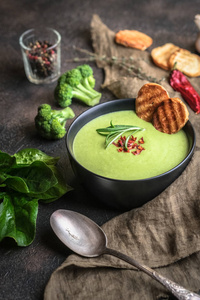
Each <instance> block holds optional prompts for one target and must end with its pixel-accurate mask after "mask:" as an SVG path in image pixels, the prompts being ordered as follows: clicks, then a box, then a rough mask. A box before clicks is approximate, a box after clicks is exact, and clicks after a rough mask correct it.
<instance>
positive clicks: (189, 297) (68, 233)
mask: <svg viewBox="0 0 200 300" xmlns="http://www.w3.org/2000/svg"><path fill="white" fill-rule="evenodd" d="M50 224H51V227H52V229H53V231H54V232H55V234H56V235H57V236H58V238H59V239H60V240H61V241H62V242H63V243H64V244H65V245H66V246H67V247H68V248H70V249H71V250H72V251H74V252H76V253H77V254H79V255H82V256H86V257H97V256H100V255H102V254H109V255H113V256H115V257H118V258H120V259H121V260H123V261H125V262H127V263H129V264H131V265H133V266H134V267H136V268H138V269H139V270H141V271H143V272H144V273H146V274H148V275H149V276H151V277H152V278H153V279H155V280H157V281H158V282H160V283H161V284H162V285H163V286H165V287H166V288H167V289H168V290H169V291H170V292H171V293H172V294H173V295H174V296H175V297H176V298H177V299H180V300H197V299H200V296H199V295H197V294H195V293H193V292H190V291H188V290H186V289H185V288H183V287H182V286H180V285H178V284H176V283H175V282H173V281H171V280H170V279H167V278H166V277H164V276H162V275H160V274H158V273H157V272H156V271H154V270H152V269H150V268H149V267H147V266H144V265H142V264H140V263H139V262H137V261H136V260H134V259H133V258H130V257H129V256H127V255H125V254H122V253H120V252H118V251H116V250H113V249H110V248H107V246H106V245H107V238H106V235H105V233H104V232H103V230H102V229H101V228H100V227H99V226H98V225H97V224H96V223H94V222H93V221H92V220H91V219H89V218H87V217H86V216H84V215H81V214H79V213H77V212H73V211H70V210H62V209H59V210H57V211H55V212H54V213H53V214H52V215H51V218H50Z"/></svg>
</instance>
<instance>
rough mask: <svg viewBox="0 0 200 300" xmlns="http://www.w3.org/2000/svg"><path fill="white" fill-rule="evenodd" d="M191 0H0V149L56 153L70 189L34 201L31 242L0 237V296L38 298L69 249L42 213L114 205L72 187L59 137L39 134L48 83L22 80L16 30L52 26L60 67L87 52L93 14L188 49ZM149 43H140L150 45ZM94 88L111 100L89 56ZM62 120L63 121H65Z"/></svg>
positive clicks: (103, 212) (101, 215) (100, 215)
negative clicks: (23, 244)
mask: <svg viewBox="0 0 200 300" xmlns="http://www.w3.org/2000/svg"><path fill="white" fill-rule="evenodd" d="M199 4H200V1H199V0H192V1H191V0H180V1H175V0H173V1H172V0H166V1H165V0H160V1H154V0H140V1H136V0H135V1H130V0H123V1H121V0H106V1H105V0H103V1H92V0H85V1H80V0H76V1H74V0H58V1H53V0H40V1H39V0H36V1H29V0H18V1H12V0H7V1H1V2H0V25H1V26H0V45H1V55H0V73H1V74H0V149H1V150H2V151H5V152H8V153H10V154H14V153H15V152H16V151H18V150H20V149H22V148H27V147H31V148H38V149H40V150H42V151H44V152H46V153H47V154H49V155H52V156H60V162H59V165H60V168H61V170H62V172H63V175H64V176H65V178H66V181H67V182H68V184H70V185H72V186H73V187H74V188H75V189H74V191H72V192H70V193H68V194H66V195H65V196H64V197H62V198H61V199H59V200H58V201H56V202H54V203H51V204H48V205H42V204H40V206H39V213H38V219H37V232H36V238H35V240H34V242H33V243H32V244H31V245H30V246H29V247H26V248H19V247H17V246H16V244H15V243H14V242H13V241H12V240H10V239H5V240H3V242H1V243H0V257H1V258H0V300H18V299H20V300H29V299H31V300H39V299H43V292H44V288H45V285H46V283H47V282H48V279H49V277H50V275H51V274H52V272H53V271H54V270H55V269H56V268H57V267H58V266H59V265H60V264H61V263H62V262H63V261H64V260H65V258H66V257H67V255H69V254H70V251H69V250H68V249H67V248H66V247H64V246H63V245H62V244H61V242H59V241H58V239H57V238H56V237H55V236H54V234H53V232H52V230H51V228H50V225H49V218H50V215H51V214H52V213H53V212H54V211H55V210H56V209H59V208H64V209H72V210H75V211H78V212H81V213H83V214H85V215H87V216H89V217H90V218H92V219H93V220H95V221H96V222H97V223H98V224H100V225H101V224H103V223H104V222H106V221H108V220H109V219H111V218H112V217H114V216H116V215H117V214H119V213H120V212H119V211H115V210H112V209H108V208H106V207H104V206H103V205H101V204H100V203H98V202H97V201H96V200H95V199H94V198H93V197H91V196H90V195H89V194H88V193H86V192H85V190H84V189H83V188H82V187H81V186H79V184H78V182H77V181H76V178H75V177H74V175H73V172H72V169H71V167H70V164H69V160H68V156H67V153H66V148H65V141H64V139H62V140H59V141H53V142H52V141H45V140H43V139H41V138H39V137H38V136H37V134H36V131H35V127H34V122H33V120H34V117H35V115H36V112H37V107H38V105H39V104H41V103H49V104H51V105H52V106H55V104H54V98H53V90H54V87H55V85H56V84H55V83H54V84H50V85H43V86H42V85H41V86H37V85H34V84H31V83H29V81H28V80H27V79H26V77H25V74H24V69H23V63H22V57H21V52H20V48H19V42H18V40H19V36H20V35H21V34H22V33H23V32H24V31H25V30H27V29H29V28H32V27H35V26H37V25H41V26H49V27H53V28H55V29H57V30H58V31H59V32H60V34H61V36H62V71H63V72H64V71H65V70H66V69H68V68H71V67H74V64H73V63H67V62H66V61H65V60H66V59H69V58H72V57H74V56H77V55H78V54H77V53H76V52H74V50H73V49H72V46H73V45H76V46H78V47H82V48H85V49H87V50H89V51H92V43H91V38H90V21H91V18H92V15H93V14H98V15H99V16H100V18H101V19H102V21H103V22H104V23H105V24H106V25H107V26H108V27H109V28H110V29H111V30H113V31H118V30H120V29H137V30H140V31H143V32H145V33H147V34H149V35H150V36H151V37H152V38H153V40H154V43H153V45H152V46H151V48H152V47H156V46H159V45H162V44H164V43H166V42H173V43H175V44H176V45H179V46H180V47H184V48H186V49H188V50H190V51H195V49H194V41H195V39H196V35H197V32H198V31H197V28H196V26H195V24H194V21H193V19H194V16H195V14H197V13H198V8H199ZM151 48H150V49H149V50H148V51H150V50H151ZM91 66H92V67H93V68H94V75H95V77H96V89H97V90H100V91H102V100H101V102H105V101H109V100H112V99H115V97H114V96H113V95H112V94H111V93H110V92H109V91H108V90H101V84H102V82H103V78H104V77H103V76H104V73H103V71H102V70H101V69H98V68H97V67H96V65H95V64H94V63H91ZM71 107H72V109H73V110H74V111H75V113H76V115H78V114H80V113H81V112H82V111H84V110H86V109H88V107H86V106H83V105H82V104H80V103H78V102H74V103H73V104H72V106H71ZM69 125H70V122H68V125H67V126H69Z"/></svg>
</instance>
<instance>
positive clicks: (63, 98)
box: [54, 83, 73, 107]
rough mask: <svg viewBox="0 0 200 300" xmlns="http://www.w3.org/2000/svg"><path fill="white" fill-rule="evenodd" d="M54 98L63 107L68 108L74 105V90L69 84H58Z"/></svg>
mask: <svg viewBox="0 0 200 300" xmlns="http://www.w3.org/2000/svg"><path fill="white" fill-rule="evenodd" d="M54 97H55V99H56V102H57V103H58V104H59V105H60V106H61V107H67V106H69V105H71V103H72V97H73V89H72V87H71V86H70V85H69V84H67V83H63V84H58V85H57V86H56V88H55V91H54Z"/></svg>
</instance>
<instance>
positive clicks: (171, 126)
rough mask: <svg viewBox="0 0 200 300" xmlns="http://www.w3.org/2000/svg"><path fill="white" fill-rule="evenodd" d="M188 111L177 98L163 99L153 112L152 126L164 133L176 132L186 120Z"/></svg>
mask: <svg viewBox="0 0 200 300" xmlns="http://www.w3.org/2000/svg"><path fill="white" fill-rule="evenodd" d="M188 118H189V112H188V109H187V107H186V105H185V104H184V103H183V102H182V101H181V100H180V99H179V98H169V99H168V100H165V101H163V102H162V103H161V104H160V105H159V106H158V108H157V109H156V110H155V112H154V114H153V120H152V124H153V126H154V127H155V128H156V129H157V130H159V131H161V132H164V133H168V134H172V133H176V132H178V131H179V130H180V129H181V128H182V127H183V126H184V125H185V124H186V122H187V121H188Z"/></svg>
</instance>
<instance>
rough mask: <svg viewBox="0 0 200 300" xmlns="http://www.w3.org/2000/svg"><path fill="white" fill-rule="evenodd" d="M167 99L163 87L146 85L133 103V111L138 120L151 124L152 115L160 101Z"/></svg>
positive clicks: (153, 84)
mask: <svg viewBox="0 0 200 300" xmlns="http://www.w3.org/2000/svg"><path fill="white" fill-rule="evenodd" d="M168 98H169V95H168V92H167V91H166V90H165V88H164V87H162V86H161V85H159V84H157V83H146V84H145V85H143V86H142V87H141V89H140V90H139V92H138V96H137V98H136V101H135V111H136V114H137V116H138V117H139V118H141V119H143V120H145V121H147V122H151V121H152V117H153V113H154V112H155V110H156V109H157V107H158V106H159V105H160V104H161V103H162V101H164V100H167V99H168Z"/></svg>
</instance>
